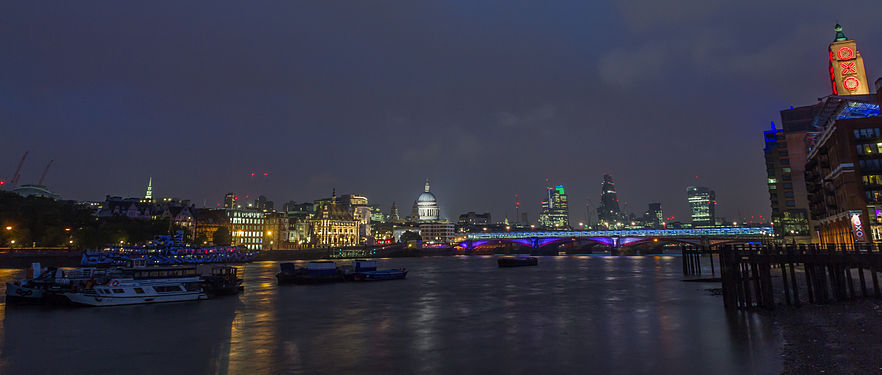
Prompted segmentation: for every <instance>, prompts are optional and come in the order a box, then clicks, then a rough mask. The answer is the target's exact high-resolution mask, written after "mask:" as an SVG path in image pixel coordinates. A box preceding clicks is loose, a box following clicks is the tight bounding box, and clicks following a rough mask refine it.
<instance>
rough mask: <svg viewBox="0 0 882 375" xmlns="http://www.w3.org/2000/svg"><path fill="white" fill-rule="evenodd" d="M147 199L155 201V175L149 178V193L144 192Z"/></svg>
mask: <svg viewBox="0 0 882 375" xmlns="http://www.w3.org/2000/svg"><path fill="white" fill-rule="evenodd" d="M144 200H145V201H148V202H150V201H153V177H150V178H148V179H147V193H145V194H144Z"/></svg>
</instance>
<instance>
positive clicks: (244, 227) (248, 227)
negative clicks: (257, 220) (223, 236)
mask: <svg viewBox="0 0 882 375" xmlns="http://www.w3.org/2000/svg"><path fill="white" fill-rule="evenodd" d="M262 227H263V225H234V226H233V231H237V230H251V231H254V230H262V229H263V228H262Z"/></svg>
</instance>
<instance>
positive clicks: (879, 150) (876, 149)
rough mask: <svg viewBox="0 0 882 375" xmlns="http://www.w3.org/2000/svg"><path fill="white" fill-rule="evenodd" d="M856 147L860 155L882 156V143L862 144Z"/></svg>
mask: <svg viewBox="0 0 882 375" xmlns="http://www.w3.org/2000/svg"><path fill="white" fill-rule="evenodd" d="M856 147H857V153H858V155H875V154H882V143H861V144H859V145H856Z"/></svg>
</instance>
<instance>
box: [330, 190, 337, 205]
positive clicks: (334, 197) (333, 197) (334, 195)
mask: <svg viewBox="0 0 882 375" xmlns="http://www.w3.org/2000/svg"><path fill="white" fill-rule="evenodd" d="M331 204H334V205H336V204H337V188H333V189H332V190H331Z"/></svg>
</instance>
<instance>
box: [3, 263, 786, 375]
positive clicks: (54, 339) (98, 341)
mask: <svg viewBox="0 0 882 375" xmlns="http://www.w3.org/2000/svg"><path fill="white" fill-rule="evenodd" d="M379 264H380V266H381V268H385V267H388V268H392V267H396V268H397V267H402V266H403V267H407V268H408V270H409V271H410V273H409V274H408V279H407V280H404V281H390V282H381V283H342V284H333V285H318V286H276V283H275V278H274V275H275V272H276V271H277V269H278V264H277V263H275V262H259V263H252V264H248V265H246V266H243V267H242V268H240V273H241V274H242V275H243V276H244V278H245V288H246V289H245V292H244V293H243V294H241V295H239V296H235V297H227V298H218V299H214V300H209V301H201V302H198V303H177V304H159V305H144V306H129V307H111V308H97V309H89V308H62V309H51V308H43V307H39V306H0V373H3V374H6V373H10V374H16V373H70V372H76V373H91V374H103V373H107V374H118V373H143V374H155V373H190V374H213V373H221V374H246V373H285V374H288V373H291V374H314V373H328V372H340V373H445V374H455V373H463V374H466V373H468V374H471V373H481V372H486V373H589V372H590V373H621V374H633V373H653V374H655V373H714V374H739V373H777V372H780V368H779V367H780V364H779V362H778V360H777V355H776V354H777V353H778V347H779V345H780V339H779V338H778V337H777V334H776V333H775V331H774V330H773V329H772V327H771V323H770V322H769V321H768V320H767V319H766V318H765V317H763V316H759V315H755V314H737V315H731V316H730V315H727V314H725V313H724V311H723V308H722V301H721V300H720V297H714V296H710V295H709V294H708V293H707V292H706V291H704V290H703V289H704V288H707V287H711V286H713V285H714V284H708V285H704V284H697V283H683V282H681V281H679V280H680V276H681V275H680V274H679V272H681V271H682V267H681V265H680V261H679V258H672V257H639V258H628V257H587V256H586V257H582V256H579V257H542V258H540V265H539V266H538V267H523V268H511V269H499V268H497V267H496V261H495V258H494V257H486V256H482V257H468V256H463V257H441V258H398V259H383V260H380V261H379ZM23 275H24V271H22V270H0V281H2V282H5V281H9V280H12V279H14V278H15V277H21V276H23ZM717 285H718V284H717ZM0 288H5V286H0ZM0 291H3V290H2V289H0ZM74 370H76V371H74Z"/></svg>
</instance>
